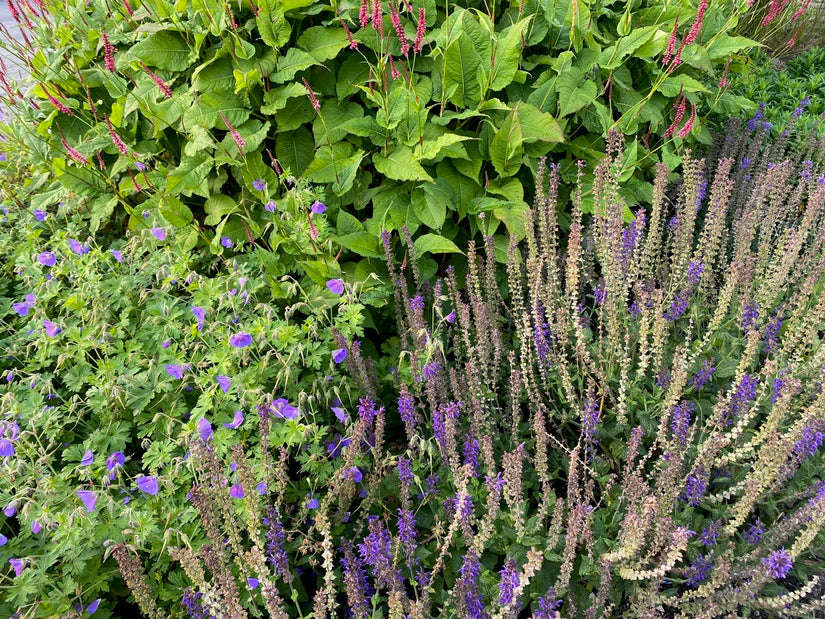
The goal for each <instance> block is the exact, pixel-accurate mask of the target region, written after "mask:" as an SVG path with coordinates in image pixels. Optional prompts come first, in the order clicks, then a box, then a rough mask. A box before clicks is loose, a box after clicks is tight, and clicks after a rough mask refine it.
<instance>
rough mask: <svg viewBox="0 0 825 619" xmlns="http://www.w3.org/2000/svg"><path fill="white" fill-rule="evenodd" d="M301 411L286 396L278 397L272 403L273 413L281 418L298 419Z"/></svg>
mask: <svg viewBox="0 0 825 619" xmlns="http://www.w3.org/2000/svg"><path fill="white" fill-rule="evenodd" d="M299 413H300V411H299V410H298V409H297V408H295V407H294V406H292V405H291V404H290V403H289V401H288V400H287V399H286V398H278V399H277V400H275V401H274V402H273V403H272V414H273V415H274V416H275V417H280V418H281V419H297V418H298V415H299Z"/></svg>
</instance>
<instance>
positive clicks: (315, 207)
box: [311, 200, 327, 215]
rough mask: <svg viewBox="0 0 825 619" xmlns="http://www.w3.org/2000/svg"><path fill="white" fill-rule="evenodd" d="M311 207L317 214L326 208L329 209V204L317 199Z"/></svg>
mask: <svg viewBox="0 0 825 619" xmlns="http://www.w3.org/2000/svg"><path fill="white" fill-rule="evenodd" d="M311 208H312V212H313V213H315V214H316V215H320V214H321V213H323V212H324V211H325V210H327V205H326V204H324V203H323V202H320V201H318V200H316V201H315V202H313V203H312V207H311Z"/></svg>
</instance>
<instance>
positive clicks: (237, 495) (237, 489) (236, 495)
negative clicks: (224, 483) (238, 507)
mask: <svg viewBox="0 0 825 619" xmlns="http://www.w3.org/2000/svg"><path fill="white" fill-rule="evenodd" d="M229 496H231V497H232V498H233V499H242V498H244V496H246V495H245V494H244V491H243V486H241V484H235V485H234V486H232V487H231V488H230V489H229Z"/></svg>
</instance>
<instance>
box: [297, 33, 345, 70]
mask: <svg viewBox="0 0 825 619" xmlns="http://www.w3.org/2000/svg"><path fill="white" fill-rule="evenodd" d="M347 45H349V40H348V39H347V34H346V32H344V29H343V28H341V26H340V25H336V26H332V27H329V28H327V27H324V26H315V27H313V28H308V29H306V30H304V32H303V33H302V34H301V36H300V37H299V38H298V47H300V48H301V49H303V50H305V51H306V52H308V53H309V55H310V56H312V57H313V58H314V59H315V60H317V61H318V62H326V61H327V60H332V59H333V58H335V57H336V56H337V55H338V52H340V51H341V50H342V49H344V48H345V47H346V46H347Z"/></svg>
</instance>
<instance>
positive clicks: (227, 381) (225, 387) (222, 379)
mask: <svg viewBox="0 0 825 619" xmlns="http://www.w3.org/2000/svg"><path fill="white" fill-rule="evenodd" d="M217 380H218V385H219V386H220V388H221V390H222V391H223V392H224V393H229V387H231V386H232V379H231V378H229V377H228V376H218V379H217Z"/></svg>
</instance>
